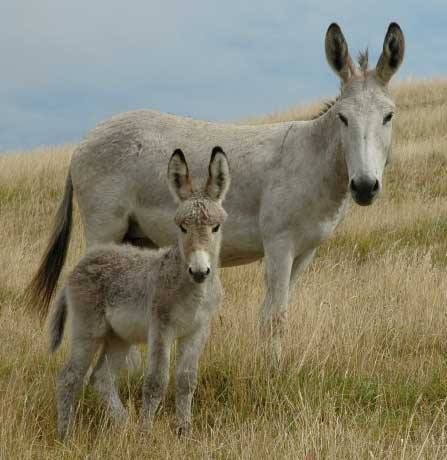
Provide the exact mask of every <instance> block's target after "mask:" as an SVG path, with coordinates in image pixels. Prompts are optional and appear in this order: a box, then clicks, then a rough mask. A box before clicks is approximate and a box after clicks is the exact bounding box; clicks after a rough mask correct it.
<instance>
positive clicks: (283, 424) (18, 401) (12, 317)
mask: <svg viewBox="0 0 447 460" xmlns="http://www.w3.org/2000/svg"><path fill="white" fill-rule="evenodd" d="M393 91H394V93H395V96H396V100H397V107H398V108H397V116H396V121H395V128H394V129H395V137H394V139H395V140H394V146H393V162H392V165H391V166H390V167H389V168H388V170H387V173H386V177H385V191H384V193H383V195H382V197H381V199H380V200H379V201H378V202H377V203H376V204H374V205H373V206H372V207H370V208H366V209H364V208H360V207H356V206H354V205H352V206H351V210H350V212H349V215H348V217H347V218H346V220H345V221H344V222H343V224H342V225H341V226H340V227H339V229H338V230H337V232H336V234H335V235H334V237H333V238H332V239H331V240H330V241H329V242H328V243H326V244H325V245H324V246H322V247H321V248H320V250H319V252H318V256H317V258H316V260H315V261H314V263H313V264H312V265H311V267H310V268H309V269H308V270H307V271H306V273H305V274H304V275H303V276H302V278H301V280H300V282H299V285H298V286H297V289H296V293H295V294H296V295H295V298H294V300H293V301H292V304H291V305H290V324H289V329H288V332H287V335H286V337H285V338H284V350H285V357H284V364H283V368H282V370H281V372H279V373H276V374H274V373H271V372H270V370H269V368H268V366H267V365H266V363H265V362H264V361H263V359H262V353H261V352H260V348H261V347H260V341H259V339H258V335H257V311H258V307H259V304H260V302H261V299H262V296H263V291H264V287H263V281H262V280H263V276H262V265H261V264H253V265H250V266H245V267H240V268H233V269H225V270H223V273H222V274H223V280H224V284H225V289H226V293H227V295H226V301H225V304H224V305H223V307H222V309H221V311H220V314H219V315H218V317H217V318H216V320H215V322H214V325H213V330H212V335H211V339H210V341H209V344H208V346H207V348H206V351H205V353H204V356H203V359H202V362H201V372H200V382H199V387H198V391H197V394H196V398H195V403H194V430H193V435H192V437H191V438H190V439H185V440H178V439H177V438H176V437H175V436H174V433H173V431H172V429H171V428H172V423H173V393H172V391H171V392H170V393H169V396H168V399H167V401H166V403H165V404H164V406H163V408H162V410H161V413H160V416H159V417H158V419H157V421H156V424H155V428H154V431H153V432H152V433H150V434H145V435H141V433H139V431H138V430H137V426H136V421H135V420H136V415H135V414H136V412H137V410H138V408H139V406H140V403H141V376H133V377H129V376H127V375H123V376H122V381H121V391H122V396H123V398H125V399H126V400H128V405H129V407H130V410H131V413H132V414H133V416H132V421H131V423H130V424H129V426H127V427H126V428H124V429H116V428H114V427H113V426H111V425H109V423H108V421H107V420H106V418H105V417H104V413H103V410H102V408H101V405H100V403H99V402H98V400H97V398H96V397H95V394H94V393H93V392H92V391H90V390H89V389H87V390H86V391H85V394H84V396H83V399H82V402H81V405H80V409H79V415H78V421H77V429H76V432H75V434H74V436H73V439H72V440H71V441H70V442H68V443H67V444H66V445H62V444H60V443H58V442H57V441H56V437H55V434H56V432H55V403H54V381H55V375H56V372H57V369H58V368H59V367H60V365H61V362H62V360H63V355H64V354H65V353H66V348H64V349H63V351H62V352H60V353H58V354H57V355H56V356H52V357H50V356H48V354H47V344H46V338H45V333H44V332H45V331H44V329H43V327H42V325H41V324H40V323H39V321H38V320H37V317H34V316H33V315H30V314H29V313H25V312H24V311H23V302H22V297H21V296H22V292H23V289H24V286H25V285H26V284H27V282H28V281H29V280H30V278H31V276H32V274H33V272H34V271H35V269H36V267H37V265H38V262H39V259H40V256H41V254H42V251H43V249H44V246H45V243H46V240H47V237H48V235H49V231H50V227H51V219H52V216H53V214H54V211H55V208H56V205H57V202H58V200H59V199H60V197H61V194H62V190H63V184H64V178H65V174H66V171H67V167H68V164H69V158H70V153H71V151H72V147H60V148H54V149H47V150H46V149H43V150H41V151H39V152H35V154H34V155H28V154H17V155H13V156H3V157H0V216H1V227H0V240H1V245H0V279H1V282H0V308H1V311H0V337H1V341H0V457H1V458H5V459H6V458H7V459H15V458H17V459H26V458H32V459H35V458H45V459H47V458H50V459H51V458H54V459H63V458H179V459H180V458H213V459H214V458H216V459H220V458H222V459H224V458H225V459H226V458H242V459H251V458H256V459H258V458H259V459H264V458H265V459H272V458H294V459H296V458H303V459H308V460H310V459H319V458H341V459H345V458H350V459H351V458H358V459H366V458H393V459H394V458H415V459H416V458H426V459H434V458H446V457H447V430H446V427H447V407H446V401H447V340H446V335H447V314H446V293H447V277H446V268H447V170H446V166H447V108H446V107H447V82H446V81H441V80H440V81H408V82H406V83H403V84H401V85H399V86H397V87H396V88H395V89H394V90H393ZM318 109H319V104H315V105H313V106H312V107H310V108H309V107H307V108H301V107H298V108H296V109H292V110H290V111H288V112H286V113H283V114H274V115H271V116H267V117H263V118H260V119H257V120H250V122H252V123H263V122H269V121H279V120H286V119H299V118H307V117H309V116H310V114H314V113H316V112H317V111H318ZM82 250H83V241H82V237H81V229H80V224H79V220H78V216H77V214H76V219H75V228H74V238H73V239H72V243H71V247H70V254H69V261H68V267H70V266H73V264H74V263H75V261H76V260H77V259H78V258H79V257H80V255H81V254H82Z"/></svg>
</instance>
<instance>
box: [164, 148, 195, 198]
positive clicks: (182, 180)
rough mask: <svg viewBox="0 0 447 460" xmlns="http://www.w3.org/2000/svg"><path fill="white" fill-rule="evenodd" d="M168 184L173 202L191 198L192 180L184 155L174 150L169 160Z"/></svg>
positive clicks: (178, 150)
mask: <svg viewBox="0 0 447 460" xmlns="http://www.w3.org/2000/svg"><path fill="white" fill-rule="evenodd" d="M168 184H169V190H170V191H171V193H172V196H173V197H174V200H176V201H184V200H187V199H188V198H189V197H190V196H191V193H192V180H191V177H190V175H189V170H188V165H187V163H186V159H185V155H184V154H183V152H182V151H181V150H180V149H176V150H174V153H173V154H172V156H171V159H170V160H169V166H168Z"/></svg>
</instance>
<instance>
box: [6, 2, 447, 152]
mask: <svg viewBox="0 0 447 460" xmlns="http://www.w3.org/2000/svg"><path fill="white" fill-rule="evenodd" d="M0 11H1V13H0V37H1V40H0V151H2V152H5V151H14V150H21V149H29V148H33V147H37V146H41V145H50V144H51V145H54V144H60V143H66V142H77V141H79V140H80V139H81V138H82V137H83V136H84V135H85V134H86V133H87V131H88V130H89V129H91V128H93V127H94V126H95V125H96V124H97V123H98V122H100V121H102V120H104V119H106V118H108V117H109V116H111V115H113V114H116V113H119V112H123V111H127V110H133V109H138V108H153V109H157V110H160V111H164V112H170V113H175V114H179V115H188V116H192V117H195V118H200V119H206V120H215V121H230V120H232V121H235V120H240V119H244V118H247V117H250V116H254V115H262V114H267V113H270V112H274V111H279V110H282V109H286V108H288V107H291V106H294V105H297V104H301V103H307V102H311V101H313V100H317V99H324V98H327V97H331V96H334V95H335V94H336V93H337V90H338V87H339V81H338V79H337V77H336V76H335V75H334V74H333V73H332V71H331V70H330V68H329V66H328V65H327V63H326V59H325V55H324V44H323V43H324V35H325V32H326V29H327V27H328V26H329V24H330V23H331V22H334V21H335V22H338V23H339V25H340V26H341V27H342V29H343V32H344V35H345V37H346V39H347V42H348V45H349V49H350V51H351V54H352V55H353V56H355V55H356V54H357V52H358V51H359V50H362V49H364V48H365V47H368V48H369V51H370V61H371V63H374V64H375V62H376V60H377V58H378V56H379V54H380V51H381V49H382V44H383V39H384V36H385V32H386V29H387V27H388V24H389V22H391V21H396V22H398V23H399V24H400V26H401V27H402V29H403V31H404V34H405V38H406V56H405V60H404V63H403V65H402V67H401V69H400V70H399V74H398V76H397V78H396V79H397V80H398V79H405V78H409V77H423V78H425V77H439V76H445V75H446V74H447V52H446V50H447V29H446V17H447V2H446V1H445V0H427V1H425V2H421V1H420V0H418V1H414V0H394V1H389V0H388V1H371V0H357V1H351V0H331V1H300V0H294V1H289V0H284V1H283V0H275V1H273V0H271V1H269V2H264V1H261V0H257V1H253V0H245V1H244V0H237V1H236V0H225V1H219V2H215V1H214V0H189V1H180V0H163V1H158V2H156V1H153V0H126V1H123V0H120V1H117V0H76V1H65V0H0Z"/></svg>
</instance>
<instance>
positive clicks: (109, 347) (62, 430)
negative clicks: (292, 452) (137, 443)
mask: <svg viewBox="0 0 447 460" xmlns="http://www.w3.org/2000/svg"><path fill="white" fill-rule="evenodd" d="M208 171H209V177H208V180H207V182H206V184H205V186H204V187H203V189H202V190H196V189H195V188H194V187H193V183H192V180H191V177H190V175H189V171H188V165H187V163H186V160H185V157H184V155H183V153H182V151H181V150H179V149H178V150H176V151H175V152H174V153H173V155H172V157H171V159H170V161H169V167H168V184H169V188H170V190H171V193H172V195H173V196H174V199H175V200H176V201H177V203H178V209H177V213H176V215H175V223H176V224H177V227H178V239H177V244H175V245H173V246H171V247H168V248H165V249H160V250H144V249H138V248H134V247H131V246H126V245H123V246H118V245H105V246H97V247H96V248H93V249H92V250H91V251H89V252H88V253H87V255H86V256H85V257H84V258H83V259H82V260H81V261H80V262H79V264H78V265H77V266H76V268H75V269H74V270H73V272H72V273H71V275H70V276H69V278H68V281H67V283H66V285H65V287H64V288H63V289H62V290H61V291H60V293H59V295H58V297H57V298H56V302H55V305H54V308H53V312H52V316H51V320H50V335H51V350H52V351H55V350H56V349H57V348H58V346H59V345H60V343H61V340H62V336H63V333H64V324H65V320H66V316H67V308H68V309H69V310H70V311H71V316H72V321H71V327H72V333H71V352H70V357H69V359H68V362H67V363H66V364H65V366H64V368H63V369H62V370H61V372H60V374H59V377H58V381H57V413H58V421H57V424H58V433H59V436H60V437H61V438H65V437H66V436H67V435H68V433H69V432H70V430H71V428H72V423H73V416H74V412H75V402H76V397H77V395H78V393H79V392H80V390H81V389H82V384H83V379H84V377H85V374H86V372H87V370H88V368H89V366H90V365H91V363H92V360H93V358H94V355H95V353H96V352H97V351H98V350H101V351H100V356H99V359H98V362H97V365H96V366H95V369H94V370H93V374H92V382H93V385H94V387H95V389H96V390H97V391H98V392H99V394H100V395H101V396H102V398H103V399H104V400H105V402H106V405H107V407H108V409H109V410H110V412H111V414H112V416H113V418H114V419H115V420H116V421H117V422H119V423H122V422H124V421H125V420H126V419H127V411H126V409H125V408H124V406H123V404H122V402H121V400H120V398H119V395H118V390H117V388H116V373H117V371H118V369H119V368H120V367H121V366H122V365H123V364H124V362H125V357H126V355H127V353H128V350H129V347H130V345H131V344H134V343H140V342H146V341H147V342H148V345H149V364H148V370H147V375H146V378H145V382H144V388H143V408H142V414H141V420H142V423H143V425H144V426H145V427H150V426H151V424H152V421H153V418H154V415H155V412H156V410H157V408H158V406H159V404H160V401H161V399H162V398H163V396H164V393H165V391H166V387H167V384H168V378H169V361H170V349H171V345H172V343H173V341H174V340H177V341H178V342H177V343H178V344H177V360H176V363H177V369H176V418H177V430H178V432H179V433H180V434H182V433H185V432H187V431H188V429H189V427H190V424H191V402H192V397H193V393H194V390H195V387H196V383H197V367H198V360H199V357H200V354H201V352H202V349H203V346H204V344H205V342H206V339H207V337H208V333H209V325H210V321H211V318H212V316H213V313H214V312H215V311H216V309H217V308H218V306H219V303H220V300H221V297H222V287H221V283H220V279H219V274H218V262H219V253H220V245H221V238H222V236H221V231H220V226H221V224H222V223H223V222H224V221H225V219H226V212H225V210H224V209H223V207H222V204H221V203H222V200H223V199H224V197H225V194H226V192H227V190H228V187H229V185H230V171H229V167H228V162H227V158H226V155H225V153H224V152H223V151H222V149H221V148H220V147H215V148H214V149H213V152H212V154H211V160H210V163H209V168H208Z"/></svg>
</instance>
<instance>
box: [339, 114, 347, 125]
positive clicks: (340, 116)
mask: <svg viewBox="0 0 447 460" xmlns="http://www.w3.org/2000/svg"><path fill="white" fill-rule="evenodd" d="M338 118H340V120H341V121H342V122H343V124H344V125H345V126H348V119H347V118H346V117H345V116H344V115H343V114H342V113H339V114H338Z"/></svg>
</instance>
